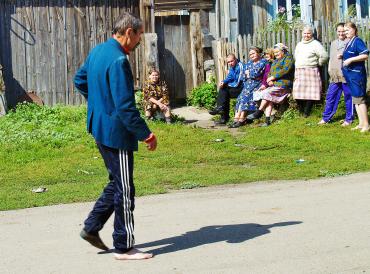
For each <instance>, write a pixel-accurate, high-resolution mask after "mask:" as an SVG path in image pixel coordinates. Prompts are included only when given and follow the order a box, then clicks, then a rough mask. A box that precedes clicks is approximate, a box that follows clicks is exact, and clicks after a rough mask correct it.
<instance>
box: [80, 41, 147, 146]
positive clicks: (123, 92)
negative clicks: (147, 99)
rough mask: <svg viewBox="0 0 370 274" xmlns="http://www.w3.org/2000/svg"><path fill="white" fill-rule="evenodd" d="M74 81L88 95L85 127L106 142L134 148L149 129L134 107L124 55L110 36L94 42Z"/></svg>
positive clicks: (144, 137) (132, 91)
mask: <svg viewBox="0 0 370 274" xmlns="http://www.w3.org/2000/svg"><path fill="white" fill-rule="evenodd" d="M74 83H75V86H76V88H77V90H78V91H79V92H80V93H81V94H82V95H83V96H84V97H85V98H86V99H87V130H88V132H90V133H91V134H92V135H93V136H94V138H95V140H96V141H97V142H99V143H101V144H103V145H105V146H108V147H111V148H116V149H124V150H137V149H138V140H140V141H142V140H145V139H146V138H148V137H149V135H150V133H151V132H150V130H149V128H148V126H147V125H146V123H145V121H144V120H143V119H142V118H141V117H140V113H139V111H138V110H137V108H136V104H135V95H134V87H133V76H132V72H131V67H130V63H129V61H128V59H127V55H126V54H125V52H124V51H123V49H122V47H121V45H120V44H119V43H118V42H117V41H116V40H115V39H113V38H111V39H109V40H108V41H106V42H105V43H103V44H100V45H98V46H96V47H95V48H94V49H92V50H91V52H90V53H89V55H88V57H87V59H86V61H85V64H84V65H83V66H82V67H81V68H80V69H79V70H78V71H77V73H76V75H75V78H74Z"/></svg>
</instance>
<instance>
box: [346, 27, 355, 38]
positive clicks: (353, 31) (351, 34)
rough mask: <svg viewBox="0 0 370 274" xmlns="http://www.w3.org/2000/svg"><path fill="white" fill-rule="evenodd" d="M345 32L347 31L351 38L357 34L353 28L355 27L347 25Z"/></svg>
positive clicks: (348, 36)
mask: <svg viewBox="0 0 370 274" xmlns="http://www.w3.org/2000/svg"><path fill="white" fill-rule="evenodd" d="M344 32H345V33H346V36H347V38H349V39H351V38H352V37H354V36H356V30H355V29H353V28H351V27H348V26H345V27H344Z"/></svg>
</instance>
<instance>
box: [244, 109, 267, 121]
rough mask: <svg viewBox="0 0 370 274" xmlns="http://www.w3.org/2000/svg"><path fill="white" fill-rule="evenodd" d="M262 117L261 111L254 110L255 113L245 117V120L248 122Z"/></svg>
mask: <svg viewBox="0 0 370 274" xmlns="http://www.w3.org/2000/svg"><path fill="white" fill-rule="evenodd" d="M262 115H263V111H262V110H259V109H258V110H256V111H255V112H253V113H252V114H249V115H248V116H247V119H248V120H255V119H259V118H261V117H262Z"/></svg>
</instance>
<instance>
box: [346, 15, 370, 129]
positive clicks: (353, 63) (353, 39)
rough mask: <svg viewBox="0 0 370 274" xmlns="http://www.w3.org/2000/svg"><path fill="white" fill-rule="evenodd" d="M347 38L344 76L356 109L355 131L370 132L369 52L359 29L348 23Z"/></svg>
mask: <svg viewBox="0 0 370 274" xmlns="http://www.w3.org/2000/svg"><path fill="white" fill-rule="evenodd" d="M344 30H345V32H346V36H347V38H348V39H350V40H349V42H348V44H347V46H346V47H345V49H344V52H343V67H342V71H343V75H344V77H345V79H346V81H347V84H348V86H349V88H350V89H351V95H352V99H353V103H354V105H355V107H356V112H357V115H358V120H359V124H358V126H356V127H354V128H353V129H360V130H361V132H367V131H369V117H368V115H367V106H366V82H367V76H366V68H365V61H366V60H367V59H368V57H369V50H368V49H367V47H366V45H365V43H364V41H362V40H361V39H360V38H359V37H358V36H357V27H356V25H355V24H354V23H352V22H348V23H346V24H345V26H344Z"/></svg>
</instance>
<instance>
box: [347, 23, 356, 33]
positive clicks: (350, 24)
mask: <svg viewBox="0 0 370 274" xmlns="http://www.w3.org/2000/svg"><path fill="white" fill-rule="evenodd" d="M345 26H346V27H349V28H351V29H354V30H355V34H356V35H357V26H356V24H355V23H353V22H347V23H346V24H345Z"/></svg>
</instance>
